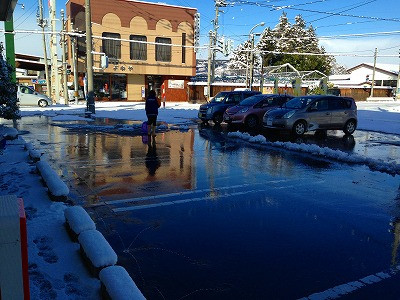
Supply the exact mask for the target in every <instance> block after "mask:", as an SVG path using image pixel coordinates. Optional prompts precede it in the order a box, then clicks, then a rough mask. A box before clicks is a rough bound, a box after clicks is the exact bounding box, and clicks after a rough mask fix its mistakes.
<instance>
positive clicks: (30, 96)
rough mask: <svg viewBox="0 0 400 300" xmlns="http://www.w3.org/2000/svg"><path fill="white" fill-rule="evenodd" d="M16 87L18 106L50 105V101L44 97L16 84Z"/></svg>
mask: <svg viewBox="0 0 400 300" xmlns="http://www.w3.org/2000/svg"><path fill="white" fill-rule="evenodd" d="M17 87H18V91H17V98H18V102H19V104H20V105H38V106H40V107H46V106H48V105H50V104H51V99H50V98H49V97H47V96H46V95H43V94H40V93H38V92H36V91H35V90H33V89H32V88H30V87H28V86H26V85H21V84H18V85H17Z"/></svg>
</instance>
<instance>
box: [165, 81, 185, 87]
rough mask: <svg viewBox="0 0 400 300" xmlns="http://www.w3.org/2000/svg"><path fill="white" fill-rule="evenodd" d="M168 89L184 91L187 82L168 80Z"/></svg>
mask: <svg viewBox="0 0 400 300" xmlns="http://www.w3.org/2000/svg"><path fill="white" fill-rule="evenodd" d="M168 88H169V89H184V88H185V81H184V80H168Z"/></svg>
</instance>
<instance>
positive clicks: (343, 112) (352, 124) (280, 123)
mask: <svg viewBox="0 0 400 300" xmlns="http://www.w3.org/2000/svg"><path fill="white" fill-rule="evenodd" d="M263 127H264V128H273V129H283V130H290V131H292V133H293V134H295V135H302V134H304V133H305V132H306V131H313V130H328V129H339V130H343V131H344V133H345V134H352V133H353V132H354V131H355V130H356V128H357V106H356V103H355V101H354V99H353V98H350V97H338V96H331V95H318V96H300V97H296V98H293V99H292V100H290V101H288V102H286V103H285V104H284V105H283V106H282V107H280V108H275V109H272V110H269V111H267V112H266V113H265V114H264V117H263Z"/></svg>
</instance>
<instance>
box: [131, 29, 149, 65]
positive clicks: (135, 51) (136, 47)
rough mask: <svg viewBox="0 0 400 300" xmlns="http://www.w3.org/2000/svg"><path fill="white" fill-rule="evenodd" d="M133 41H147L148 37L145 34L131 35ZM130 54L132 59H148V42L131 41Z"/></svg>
mask: <svg viewBox="0 0 400 300" xmlns="http://www.w3.org/2000/svg"><path fill="white" fill-rule="evenodd" d="M129 39H130V40H131V41H141V42H147V37H145V36H144V35H131V36H130V37H129ZM130 55H131V59H135V60H147V44H144V43H135V42H130Z"/></svg>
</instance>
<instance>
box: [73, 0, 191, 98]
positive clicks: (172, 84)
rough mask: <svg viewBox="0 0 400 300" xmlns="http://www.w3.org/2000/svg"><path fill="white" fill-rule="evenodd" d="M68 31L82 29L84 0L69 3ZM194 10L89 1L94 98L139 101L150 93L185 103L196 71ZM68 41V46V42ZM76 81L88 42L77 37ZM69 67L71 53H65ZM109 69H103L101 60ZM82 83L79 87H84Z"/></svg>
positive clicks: (108, 0) (115, 0) (83, 66)
mask: <svg viewBox="0 0 400 300" xmlns="http://www.w3.org/2000/svg"><path fill="white" fill-rule="evenodd" d="M66 6H67V17H68V20H67V22H68V28H69V29H70V30H71V31H72V30H74V31H76V32H79V33H84V31H85V1H84V0H69V1H68V2H67V4H66ZM196 13H197V11H196V9H194V8H188V7H181V6H172V5H167V4H160V3H149V2H142V1H129V0H96V1H91V19H92V20H91V21H92V35H93V51H94V58H93V64H94V67H95V69H94V92H95V97H96V98H95V99H96V100H112V101H143V99H144V98H145V96H146V94H147V91H148V90H152V89H154V90H155V91H156V93H157V94H158V96H159V97H164V98H165V101H188V87H187V83H188V82H189V80H190V77H192V76H194V75H195V72H196V53H195V51H194V47H193V46H194V25H195V24H194V18H195V14H196ZM71 39H74V38H69V47H68V49H71V42H73V41H72V40H71ZM76 49H77V50H76V54H77V55H76V56H77V60H78V72H79V74H80V77H81V78H82V76H83V75H84V73H85V70H86V62H85V59H86V40H85V37H78V38H77V47H76ZM69 52H70V53H68V57H69V63H70V64H71V65H72V63H73V62H72V58H73V55H72V53H71V51H69ZM100 53H104V54H105V55H107V57H108V61H109V64H108V67H107V68H105V69H101V68H100V67H101V58H102V56H103V54H100ZM83 82H84V81H83V80H80V85H81V86H82V85H83Z"/></svg>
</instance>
